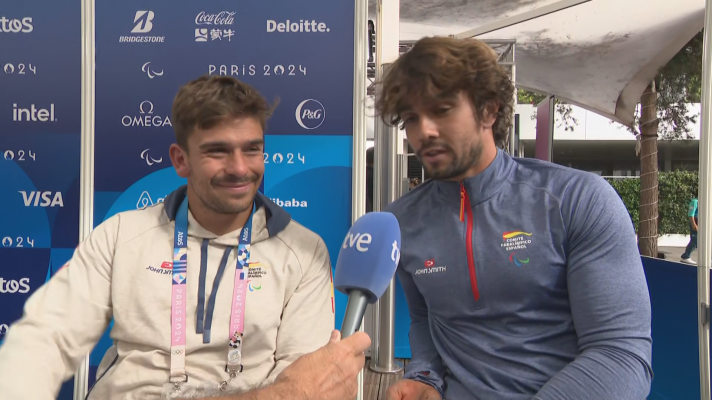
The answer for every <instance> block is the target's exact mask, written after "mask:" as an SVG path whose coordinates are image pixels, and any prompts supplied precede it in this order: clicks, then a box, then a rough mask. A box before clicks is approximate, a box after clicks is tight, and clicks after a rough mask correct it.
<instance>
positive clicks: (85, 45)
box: [74, 0, 96, 400]
mask: <svg viewBox="0 0 712 400" xmlns="http://www.w3.org/2000/svg"><path fill="white" fill-rule="evenodd" d="M94 5H95V2H94V0H82V6H81V12H82V28H81V32H82V72H81V79H82V84H81V91H82V105H81V107H82V108H81V109H82V111H81V118H82V127H81V129H82V130H81V161H80V172H79V241H80V242H81V241H84V239H86V238H87V237H88V236H89V233H90V232H91V231H92V230H93V229H94V100H95V94H94V77H95V74H94V68H95V65H96V63H95V60H94V54H95V51H96V47H95V43H94V40H95V35H94V27H95V25H94V17H95V14H94ZM88 390H89V355H88V354H87V356H86V357H84V359H82V362H81V364H79V368H78V369H77V371H76V372H75V374H74V400H84V398H85V397H86V395H87V391H88Z"/></svg>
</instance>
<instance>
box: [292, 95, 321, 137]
mask: <svg viewBox="0 0 712 400" xmlns="http://www.w3.org/2000/svg"><path fill="white" fill-rule="evenodd" d="M294 116H295V117H296V118H297V123H298V124H299V126H301V127H302V128H304V129H309V130H311V129H316V128H318V127H320V126H321V124H323V123H324V120H325V119H326V110H325V109H324V105H323V104H321V103H320V102H318V101H317V100H314V99H308V100H304V101H302V102H301V103H299V105H298V106H297V111H296V112H295V113H294Z"/></svg>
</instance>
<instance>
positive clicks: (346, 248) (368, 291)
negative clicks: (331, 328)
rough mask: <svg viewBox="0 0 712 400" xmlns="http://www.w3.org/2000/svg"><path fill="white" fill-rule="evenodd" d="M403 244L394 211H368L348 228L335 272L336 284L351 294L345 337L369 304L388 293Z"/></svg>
mask: <svg viewBox="0 0 712 400" xmlns="http://www.w3.org/2000/svg"><path fill="white" fill-rule="evenodd" d="M400 245H401V233H400V225H398V220H397V219H396V217H395V215H393V214H391V213H387V212H370V213H367V214H365V215H363V216H362V217H361V218H359V219H357V220H356V222H355V223H354V225H353V226H352V227H351V229H349V231H348V233H347V234H346V239H344V242H343V244H342V245H341V249H340V250H339V257H338V259H337V261H336V273H335V274H334V287H335V288H336V289H337V290H338V291H339V292H341V293H344V294H346V295H348V296H349V299H348V302H347V303H346V312H345V313H344V321H343V324H342V325H341V337H342V338H344V339H345V338H347V337H349V336H351V335H353V334H354V333H355V332H356V331H357V330H358V329H359V327H360V326H361V321H362V320H363V315H364V314H365V313H366V306H367V305H368V304H369V303H371V304H373V303H375V302H376V301H378V299H379V298H380V297H381V296H383V293H385V291H386V289H387V288H388V285H389V284H390V282H391V279H393V275H394V274H395V273H396V268H397V267H398V261H399V260H400Z"/></svg>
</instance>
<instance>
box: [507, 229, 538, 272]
mask: <svg viewBox="0 0 712 400" xmlns="http://www.w3.org/2000/svg"><path fill="white" fill-rule="evenodd" d="M531 237H532V233H531V232H524V231H510V232H504V233H503V234H502V244H501V245H500V246H501V247H502V248H503V249H505V250H506V251H507V252H509V262H511V263H514V265H516V266H517V267H521V266H522V265H524V264H529V257H528V256H526V255H524V253H525V252H526V250H527V248H528V246H531V244H532V239H531Z"/></svg>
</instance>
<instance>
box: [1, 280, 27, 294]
mask: <svg viewBox="0 0 712 400" xmlns="http://www.w3.org/2000/svg"><path fill="white" fill-rule="evenodd" d="M29 291H30V278H22V279H20V280H19V281H13V280H7V279H3V278H0V294H6V293H21V294H24V293H28V292H29Z"/></svg>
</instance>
